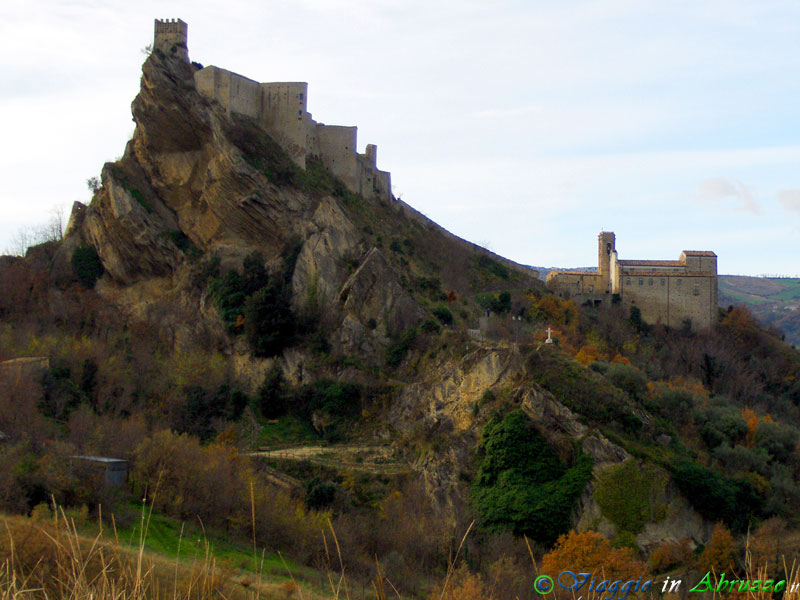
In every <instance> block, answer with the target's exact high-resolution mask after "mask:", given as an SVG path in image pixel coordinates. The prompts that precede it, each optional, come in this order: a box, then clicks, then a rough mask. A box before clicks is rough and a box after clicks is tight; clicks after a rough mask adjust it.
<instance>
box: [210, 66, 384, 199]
mask: <svg viewBox="0 0 800 600" xmlns="http://www.w3.org/2000/svg"><path fill="white" fill-rule="evenodd" d="M194 78H195V85H196V86H197V90H198V91H199V92H200V93H201V94H203V95H204V96H206V97H208V98H211V99H213V100H216V101H217V102H219V103H220V104H221V105H222V106H223V107H224V108H225V110H227V111H228V113H229V114H230V113H237V114H241V115H246V116H248V117H251V118H253V119H255V120H256V121H257V122H258V123H260V124H261V126H262V127H263V128H264V130H265V131H266V132H267V133H269V134H270V135H271V136H272V137H273V138H274V139H275V140H276V141H277V142H278V143H279V144H280V145H281V147H282V148H283V149H284V150H285V151H286V152H287V154H289V156H291V158H292V160H294V162H295V163H296V164H298V165H299V166H300V167H302V168H305V166H306V158H307V157H308V156H318V157H319V158H320V160H321V161H322V164H323V165H325V167H326V168H327V169H328V170H329V171H330V172H331V173H333V174H334V175H336V176H337V177H339V178H340V179H341V180H342V181H343V182H344V184H345V185H346V186H347V188H348V189H350V190H351V191H353V192H355V193H357V194H363V195H367V196H373V195H377V196H379V197H381V198H385V199H387V200H389V199H391V197H392V195H391V176H390V174H389V173H388V172H386V171H381V170H379V169H378V167H377V164H376V161H377V155H378V149H377V146H375V145H374V144H368V145H367V148H366V151H365V153H364V154H359V153H358V152H357V150H356V144H357V137H358V129H357V128H356V127H347V126H341V125H325V124H323V123H317V122H316V121H314V119H312V118H311V113H309V112H308V110H307V103H308V84H307V83H304V82H279V83H258V82H256V81H253V80H252V79H248V78H247V77H243V76H241V75H239V74H237V73H233V72H231V71H227V70H225V69H220V68H219V67H215V66H209V67H206V68H205V69H201V70H199V71H196V72H195V74H194Z"/></svg>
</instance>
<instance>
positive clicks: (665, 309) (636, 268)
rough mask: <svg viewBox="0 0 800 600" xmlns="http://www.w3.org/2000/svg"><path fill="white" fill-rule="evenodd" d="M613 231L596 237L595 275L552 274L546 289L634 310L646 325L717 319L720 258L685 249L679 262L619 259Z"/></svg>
mask: <svg viewBox="0 0 800 600" xmlns="http://www.w3.org/2000/svg"><path fill="white" fill-rule="evenodd" d="M615 243H616V239H615V236H614V234H613V232H608V231H603V232H601V233H600V235H599V236H598V249H597V261H598V268H597V271H596V272H595V271H550V273H548V274H547V286H548V287H549V288H550V289H552V290H553V291H554V292H556V293H557V294H558V295H559V296H561V297H563V298H572V299H573V300H575V301H576V302H578V303H580V304H585V303H589V304H592V305H595V306H599V305H601V304H610V303H611V302H614V301H619V302H621V303H622V305H623V307H624V308H625V310H626V311H627V310H630V307H633V306H636V307H638V308H639V309H640V310H641V313H642V319H644V320H645V321H647V322H648V323H662V324H664V325H669V326H670V327H682V326H683V325H684V324H685V323H686V322H687V321H688V322H689V323H690V324H691V327H692V329H693V330H699V329H706V328H708V327H711V325H712V324H713V323H714V322H715V321H716V314H717V255H716V254H714V253H713V252H709V251H707V250H702V251H699V250H684V251H683V252H681V255H680V258H679V259H678V260H619V258H617V250H616V247H615Z"/></svg>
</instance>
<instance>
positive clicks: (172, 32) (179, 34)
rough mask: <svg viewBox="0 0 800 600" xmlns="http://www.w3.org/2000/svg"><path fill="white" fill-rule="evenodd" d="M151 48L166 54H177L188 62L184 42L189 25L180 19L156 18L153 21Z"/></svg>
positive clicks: (187, 51) (187, 49)
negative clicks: (153, 33)
mask: <svg viewBox="0 0 800 600" xmlns="http://www.w3.org/2000/svg"><path fill="white" fill-rule="evenodd" d="M153 28H154V32H155V35H154V37H153V49H154V50H155V49H158V50H160V51H161V52H163V53H164V54H166V55H167V56H177V57H178V58H180V59H181V60H183V61H186V62H189V48H188V46H187V44H186V41H187V39H188V32H189V26H188V25H187V24H186V23H184V22H183V21H181V20H180V19H165V20H163V21H162V20H160V19H156V20H155V23H154V27H153Z"/></svg>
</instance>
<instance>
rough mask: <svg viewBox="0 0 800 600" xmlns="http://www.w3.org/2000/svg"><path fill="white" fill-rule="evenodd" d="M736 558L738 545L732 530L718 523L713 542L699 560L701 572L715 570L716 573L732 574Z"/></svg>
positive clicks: (712, 538)
mask: <svg viewBox="0 0 800 600" xmlns="http://www.w3.org/2000/svg"><path fill="white" fill-rule="evenodd" d="M735 556H736V543H735V542H734V540H733V535H731V532H730V529H728V528H727V527H725V525H723V524H722V523H717V524H716V525H715V526H714V531H713V532H712V533H711V540H709V542H708V545H707V546H706V548H705V550H703V553H702V554H701V555H700V558H699V559H698V564H699V565H700V570H701V571H712V570H713V571H714V572H715V573H730V572H731V569H732V568H733V566H734V558H735Z"/></svg>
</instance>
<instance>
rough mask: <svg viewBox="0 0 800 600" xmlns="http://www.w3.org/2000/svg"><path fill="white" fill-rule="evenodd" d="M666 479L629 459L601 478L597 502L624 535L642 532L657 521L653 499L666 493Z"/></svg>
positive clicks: (604, 471) (595, 491)
mask: <svg viewBox="0 0 800 600" xmlns="http://www.w3.org/2000/svg"><path fill="white" fill-rule="evenodd" d="M665 485H666V480H665V478H664V477H663V476H662V475H661V474H658V473H656V471H655V469H654V468H653V467H650V466H646V465H640V464H638V463H637V462H636V461H635V460H633V459H628V460H626V461H625V462H623V463H620V464H618V465H612V466H610V467H607V468H605V469H604V470H603V471H602V473H600V475H599V476H598V478H597V484H596V485H595V489H594V499H595V500H596V501H597V504H598V505H600V508H601V510H602V511H603V514H604V515H605V516H606V517H608V519H609V520H610V521H611V522H612V523H614V525H616V526H617V528H618V529H619V531H620V532H629V533H632V534H634V535H635V534H637V533H639V532H640V531H641V530H642V528H643V527H644V524H645V523H647V522H648V521H650V520H655V519H657V518H658V516H659V515H657V514H656V511H655V510H654V506H653V503H652V499H653V498H654V497H656V496H658V495H660V494H661V493H662V492H663V491H664V487H665Z"/></svg>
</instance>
